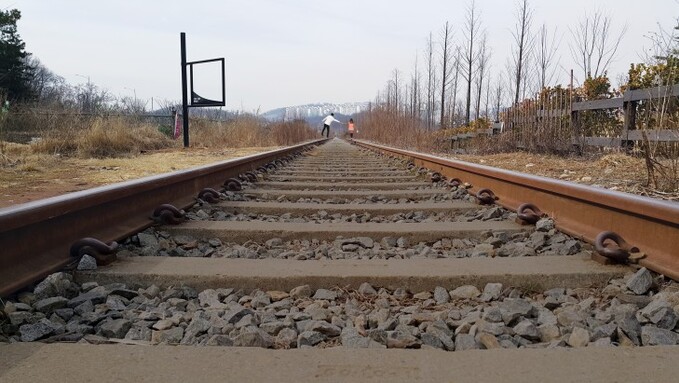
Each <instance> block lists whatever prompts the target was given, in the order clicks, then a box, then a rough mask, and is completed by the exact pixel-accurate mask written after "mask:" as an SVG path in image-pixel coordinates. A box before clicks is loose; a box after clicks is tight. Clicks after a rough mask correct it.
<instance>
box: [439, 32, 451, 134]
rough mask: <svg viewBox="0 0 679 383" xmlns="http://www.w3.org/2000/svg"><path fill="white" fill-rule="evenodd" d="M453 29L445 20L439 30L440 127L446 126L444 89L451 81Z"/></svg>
mask: <svg viewBox="0 0 679 383" xmlns="http://www.w3.org/2000/svg"><path fill="white" fill-rule="evenodd" d="M452 39H453V29H452V26H451V25H450V24H449V23H448V22H447V21H446V25H445V27H443V30H442V31H441V117H440V119H439V123H440V127H441V129H445V127H446V118H445V115H446V94H447V93H446V90H447V87H448V83H449V82H450V81H451V72H452V70H451V69H452V63H451V61H452V60H453V58H452V56H453V46H452V45H453V43H452Z"/></svg>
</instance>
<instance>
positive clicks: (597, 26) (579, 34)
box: [570, 10, 627, 80]
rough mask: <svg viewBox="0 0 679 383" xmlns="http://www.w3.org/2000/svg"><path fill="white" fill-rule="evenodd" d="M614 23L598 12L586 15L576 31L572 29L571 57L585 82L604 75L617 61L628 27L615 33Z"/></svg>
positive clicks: (601, 12)
mask: <svg viewBox="0 0 679 383" xmlns="http://www.w3.org/2000/svg"><path fill="white" fill-rule="evenodd" d="M612 22H613V20H612V19H611V17H610V16H608V15H607V14H605V13H604V12H603V11H601V10H598V11H596V12H594V14H592V15H585V16H584V17H583V18H582V19H580V21H579V22H578V25H577V26H576V27H575V29H571V36H572V38H573V39H572V41H571V45H570V50H571V55H572V56H573V60H574V61H575V62H576V63H577V65H578V66H579V67H580V69H582V72H583V75H584V78H583V80H584V79H586V78H588V77H592V78H596V77H599V76H601V75H603V74H604V73H605V72H606V71H607V70H608V67H609V66H610V64H611V63H612V62H613V60H614V59H615V56H616V54H617V52H618V47H620V42H621V41H622V38H623V36H624V35H625V32H626V31H627V25H624V26H623V27H622V28H621V29H620V31H619V32H618V33H615V32H614V31H613V30H612Z"/></svg>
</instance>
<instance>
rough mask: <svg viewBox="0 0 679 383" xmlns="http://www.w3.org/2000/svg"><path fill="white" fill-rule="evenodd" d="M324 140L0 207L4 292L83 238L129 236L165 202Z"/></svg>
mask: <svg viewBox="0 0 679 383" xmlns="http://www.w3.org/2000/svg"><path fill="white" fill-rule="evenodd" d="M324 141H325V140H316V141H310V142H306V143H303V144H299V145H295V146H291V147H287V148H283V149H278V150H273V151H269V152H264V153H259V154H255V155H251V156H247V157H242V158H237V159H233V160H227V161H223V162H219V163H216V164H212V165H206V166H202V167H197V168H193V169H188V170H181V171H176V172H172V173H168V174H163V175H157V176H151V177H146V178H141V179H138V180H133V181H127V182H121V183H117V184H113V185H108V186H102V187H98V188H94V189H89V190H84V191H80V192H75V193H70V194H66V195H62V196H57V197H53V198H47V199H43V200H39V201H34V202H29V203H25V204H21V205H17V206H13V207H10V208H5V209H0V296H6V295H7V294H10V293H12V292H14V291H17V290H18V289H21V288H23V287H25V286H27V285H30V284H31V283H33V282H35V281H37V280H39V279H41V278H43V277H45V276H46V275H49V274H50V273H52V272H54V271H57V270H59V269H61V268H63V267H64V266H66V265H68V264H70V263H72V262H73V258H72V257H71V256H70V255H69V252H70V251H71V246H72V245H73V244H74V243H76V242H78V241H80V240H81V239H83V238H88V237H90V238H95V239H97V240H99V241H102V242H105V243H108V242H111V241H117V240H120V239H123V238H126V237H128V236H130V235H132V234H134V233H137V232H139V231H142V230H144V229H146V228H147V227H149V226H151V225H152V224H153V220H152V219H151V218H150V217H151V215H152V213H153V211H154V210H155V209H156V208H157V207H158V206H160V205H163V204H171V205H174V206H176V207H177V208H180V209H184V208H187V207H189V206H191V205H193V204H194V203H195V200H196V196H197V195H198V193H199V192H200V191H201V190H202V189H204V188H208V187H216V186H220V185H222V184H223V183H224V182H225V180H227V179H229V178H232V177H237V176H238V175H239V174H242V173H245V172H248V171H252V170H254V169H257V168H258V167H261V166H264V165H266V164H268V163H270V162H272V161H275V160H276V159H279V158H281V157H285V156H287V155H290V154H293V153H296V152H299V151H301V150H303V149H305V148H308V147H310V146H314V145H317V144H319V143H321V142H324Z"/></svg>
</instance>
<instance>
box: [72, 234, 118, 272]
mask: <svg viewBox="0 0 679 383" xmlns="http://www.w3.org/2000/svg"><path fill="white" fill-rule="evenodd" d="M117 248H118V243H117V242H115V241H112V242H110V243H109V244H106V243H104V242H102V241H100V240H98V239H96V238H90V237H86V238H81V239H79V240H77V241H75V242H74V243H73V244H72V245H71V249H70V251H69V254H70V255H71V257H73V258H75V259H77V260H78V261H80V258H82V256H83V255H85V254H88V255H90V256H92V257H93V258H94V259H96V260H97V265H108V264H109V263H111V262H113V261H115V259H116V254H115V251H116V249H117Z"/></svg>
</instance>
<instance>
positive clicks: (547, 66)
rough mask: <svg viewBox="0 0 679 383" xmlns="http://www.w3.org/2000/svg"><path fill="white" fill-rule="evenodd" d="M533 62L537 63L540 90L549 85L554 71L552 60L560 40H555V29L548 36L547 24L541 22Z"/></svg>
mask: <svg viewBox="0 0 679 383" xmlns="http://www.w3.org/2000/svg"><path fill="white" fill-rule="evenodd" d="M537 38H538V43H537V49H535V64H536V65H537V76H538V85H539V87H540V90H542V89H544V88H545V87H548V86H550V85H551V83H552V80H553V79H554V74H555V73H556V68H555V66H554V61H555V58H556V52H557V50H558V49H559V45H560V43H561V41H559V40H557V35H556V29H554V32H553V34H552V36H551V37H550V35H549V31H548V30H547V26H546V25H544V24H542V27H541V28H540V31H539V32H538V37H537Z"/></svg>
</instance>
